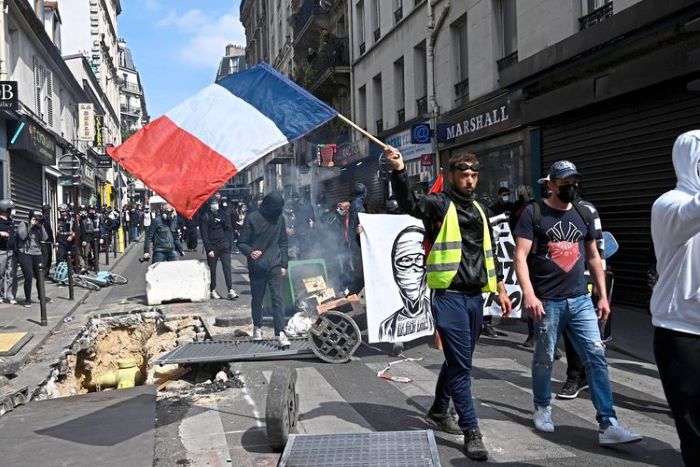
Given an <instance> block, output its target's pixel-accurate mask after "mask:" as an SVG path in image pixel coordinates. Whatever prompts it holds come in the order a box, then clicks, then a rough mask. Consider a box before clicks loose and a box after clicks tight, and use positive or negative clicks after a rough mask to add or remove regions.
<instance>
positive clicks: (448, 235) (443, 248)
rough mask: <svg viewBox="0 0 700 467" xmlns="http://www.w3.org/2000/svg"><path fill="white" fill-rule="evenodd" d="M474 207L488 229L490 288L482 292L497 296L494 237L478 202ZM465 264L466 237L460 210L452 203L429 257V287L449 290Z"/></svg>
mask: <svg viewBox="0 0 700 467" xmlns="http://www.w3.org/2000/svg"><path fill="white" fill-rule="evenodd" d="M474 206H475V207H476V209H477V210H478V211H479V214H481V221H482V223H483V225H484V241H483V246H484V263H485V266H486V273H487V276H488V282H487V284H486V285H485V286H484V287H483V288H482V289H481V291H482V292H496V290H497V279H496V263H495V262H494V258H493V250H492V248H491V234H490V232H489V220H488V218H487V217H486V214H485V213H484V210H483V209H481V206H479V203H477V202H474ZM461 261H462V233H461V232H460V230H459V218H458V217H457V208H455V205H454V203H452V202H450V203H449V206H448V208H447V213H446V214H445V218H444V219H443V220H442V225H441V226H440V232H438V235H437V238H436V239H435V242H434V243H433V245H432V248H431V249H430V254H429V255H428V263H427V270H428V287H430V288H431V289H446V288H448V287H449V286H450V284H451V283H452V280H453V279H454V277H455V276H456V275H457V270H458V269H459V263H461Z"/></svg>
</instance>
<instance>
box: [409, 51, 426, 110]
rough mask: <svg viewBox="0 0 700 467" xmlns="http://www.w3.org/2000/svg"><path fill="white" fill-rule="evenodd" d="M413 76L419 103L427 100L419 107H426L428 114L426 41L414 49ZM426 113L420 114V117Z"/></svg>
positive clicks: (419, 104)
mask: <svg viewBox="0 0 700 467" xmlns="http://www.w3.org/2000/svg"><path fill="white" fill-rule="evenodd" d="M413 64H414V65H413V66H414V70H413V76H414V80H413V82H414V84H415V88H414V94H415V96H416V99H417V101H420V100H421V99H423V100H425V103H424V104H422V103H418V107H422V106H423V105H424V106H425V109H426V111H425V112H427V97H428V79H427V66H428V65H427V60H426V50H425V41H423V42H421V43H420V44H418V45H417V46H416V47H414V48H413ZM425 112H420V111H419V112H418V113H417V114H418V116H420V115H422V114H423V113H425Z"/></svg>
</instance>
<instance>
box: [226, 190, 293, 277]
mask: <svg viewBox="0 0 700 467" xmlns="http://www.w3.org/2000/svg"><path fill="white" fill-rule="evenodd" d="M275 194H276V193H271V194H270V195H267V196H266V197H265V200H263V204H262V205H261V206H260V209H258V210H257V211H255V212H253V213H250V214H248V215H247V216H246V218H245V222H244V223H243V228H242V229H241V235H240V237H238V249H239V250H240V251H241V253H243V254H244V255H246V257H247V258H248V270H249V271H250V272H251V273H255V272H258V271H269V270H270V269H273V268H276V267H283V268H285V269H286V268H287V264H288V263H289V251H288V243H287V227H286V225H285V222H284V216H282V207H283V206H284V200H282V198H281V196H279V195H278V198H279V199H277V198H275V197H271V195H275ZM266 200H271V202H270V203H266ZM280 200H281V204H280ZM267 204H274V206H267ZM266 208H268V209H266ZM269 211H274V212H269ZM266 214H267V215H266ZM255 250H260V251H262V256H261V257H260V258H259V259H258V260H257V261H253V260H252V258H251V257H250V254H251V253H252V252H253V251H255Z"/></svg>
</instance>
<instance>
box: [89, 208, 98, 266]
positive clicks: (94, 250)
mask: <svg viewBox="0 0 700 467" xmlns="http://www.w3.org/2000/svg"><path fill="white" fill-rule="evenodd" d="M90 222H92V221H90ZM92 242H93V243H94V245H93V248H92V258H93V260H94V261H95V272H100V239H99V238H95V239H94V240H93V241H92Z"/></svg>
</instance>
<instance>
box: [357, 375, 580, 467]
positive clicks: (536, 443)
mask: <svg viewBox="0 0 700 467" xmlns="http://www.w3.org/2000/svg"><path fill="white" fill-rule="evenodd" d="M366 365H367V366H368V367H369V368H370V369H371V370H372V371H374V372H377V371H380V370H382V369H383V368H384V367H385V366H386V365H385V364H383V363H366ZM392 370H393V371H394V374H395V375H397V376H398V375H401V376H407V377H409V378H411V379H412V380H413V383H394V382H389V381H387V384H391V385H393V386H394V387H395V388H396V389H398V390H399V391H401V392H402V393H403V394H404V395H406V396H407V397H408V398H409V399H411V400H412V401H414V402H415V403H417V404H418V405H420V406H421V407H422V408H423V409H424V411H425V412H427V411H428V410H429V409H430V405H431V404H432V400H433V395H434V393H435V382H436V381H437V375H436V374H435V373H433V372H432V371H430V370H428V369H426V368H424V367H423V366H421V364H420V363H418V362H406V363H404V364H400V365H396V366H395V367H393V368H392ZM426 396H427V397H426ZM475 402H477V403H478V401H475ZM478 412H479V426H480V428H481V432H482V433H483V434H484V444H486V447H487V448H488V450H489V452H490V459H491V460H492V461H495V462H522V461H528V460H535V459H562V458H566V457H575V455H574V454H573V453H571V452H570V451H567V450H566V449H564V448H562V447H561V446H559V445H558V444H556V443H554V442H552V441H548V440H546V439H544V438H542V437H541V436H539V435H538V434H537V433H534V432H533V431H532V428H531V427H525V426H523V425H521V424H519V423H517V422H515V421H513V420H512V419H510V418H509V417H508V415H507V414H504V413H503V412H500V411H498V410H496V409H494V408H491V407H489V406H488V405H484V404H481V405H480V406H479V407H478Z"/></svg>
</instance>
